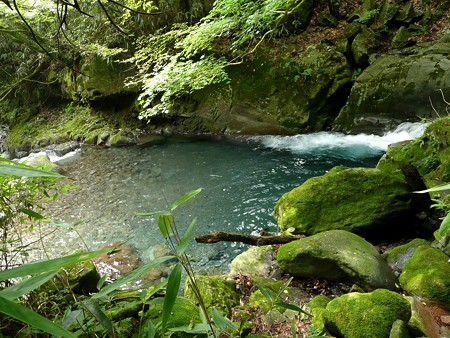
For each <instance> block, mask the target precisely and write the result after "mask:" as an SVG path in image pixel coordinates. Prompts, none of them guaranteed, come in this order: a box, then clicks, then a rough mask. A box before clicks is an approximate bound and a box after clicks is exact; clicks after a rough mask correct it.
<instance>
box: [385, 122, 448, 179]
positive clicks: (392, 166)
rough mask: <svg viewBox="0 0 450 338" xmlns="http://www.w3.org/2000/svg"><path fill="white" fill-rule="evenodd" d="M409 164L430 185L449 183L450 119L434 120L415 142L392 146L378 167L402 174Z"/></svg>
mask: <svg viewBox="0 0 450 338" xmlns="http://www.w3.org/2000/svg"><path fill="white" fill-rule="evenodd" d="M407 164H412V165H414V166H415V167H416V168H417V170H418V171H419V173H420V174H421V175H422V176H423V177H424V178H425V179H426V180H427V181H428V182H429V183H431V182H430V181H434V180H437V181H450V117H448V116H447V117H443V118H440V119H437V120H434V121H433V122H432V123H431V124H430V125H429V126H428V127H427V128H426V130H425V132H424V134H423V135H422V136H421V137H419V138H418V139H416V140H414V141H407V142H403V143H399V144H393V145H391V146H390V147H389V148H388V151H387V153H386V154H385V155H384V156H383V157H382V158H381V159H380V161H379V162H378V165H377V168H378V169H381V170H384V171H387V172H395V171H397V172H400V170H401V167H402V166H404V165H407Z"/></svg>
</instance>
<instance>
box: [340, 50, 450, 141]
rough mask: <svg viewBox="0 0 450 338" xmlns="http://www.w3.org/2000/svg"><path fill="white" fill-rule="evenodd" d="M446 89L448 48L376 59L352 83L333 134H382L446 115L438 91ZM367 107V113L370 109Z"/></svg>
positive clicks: (449, 85)
mask: <svg viewBox="0 0 450 338" xmlns="http://www.w3.org/2000/svg"><path fill="white" fill-rule="evenodd" d="M440 89H442V90H443V91H444V93H446V92H448V91H449V89H450V44H448V43H440V42H438V43H435V44H434V45H421V46H415V47H411V48H410V49H409V50H408V51H407V52H405V54H400V53H397V54H395V53H393V54H388V55H384V56H381V57H379V58H378V59H377V60H376V61H375V62H374V63H372V64H371V65H370V66H369V67H367V68H366V69H365V70H364V72H362V74H361V75H360V76H359V77H358V78H357V79H356V81H355V84H354V85H353V87H352V90H351V93H350V96H349V97H348V100H347V103H346V105H345V106H344V107H343V108H342V110H341V111H340V113H339V116H338V117H337V118H336V120H335V122H334V126H333V128H334V129H335V130H340V131H347V132H353V133H357V132H368V133H374V132H379V133H383V132H385V131H386V130H387V129H392V128H393V127H394V126H396V125H398V124H400V123H401V122H404V121H408V120H412V121H415V120H418V119H419V118H427V117H430V116H431V115H432V114H433V115H434V113H433V110H432V109H431V108H430V100H431V101H432V102H433V106H434V107H435V109H436V111H438V112H439V111H440V112H441V113H442V114H445V106H446V104H445V102H444V101H443V100H442V96H441V93H440V92H439V90H440ZM368 107H370V109H368Z"/></svg>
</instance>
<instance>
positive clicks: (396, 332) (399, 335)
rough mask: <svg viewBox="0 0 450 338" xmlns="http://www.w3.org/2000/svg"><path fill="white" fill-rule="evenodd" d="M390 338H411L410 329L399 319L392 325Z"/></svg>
mask: <svg viewBox="0 0 450 338" xmlns="http://www.w3.org/2000/svg"><path fill="white" fill-rule="evenodd" d="M389 338H410V335H409V331H408V327H407V326H406V324H405V322H404V321H403V320H400V319H397V320H396V321H395V322H394V324H392V328H391V332H390V334H389Z"/></svg>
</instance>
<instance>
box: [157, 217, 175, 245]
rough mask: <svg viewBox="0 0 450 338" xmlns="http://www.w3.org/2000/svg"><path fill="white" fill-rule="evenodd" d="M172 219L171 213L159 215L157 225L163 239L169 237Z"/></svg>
mask: <svg viewBox="0 0 450 338" xmlns="http://www.w3.org/2000/svg"><path fill="white" fill-rule="evenodd" d="M172 219H173V216H172V215H159V218H158V227H159V231H161V234H162V235H163V236H164V238H165V239H167V238H169V235H170V229H171V223H170V222H171V221H172Z"/></svg>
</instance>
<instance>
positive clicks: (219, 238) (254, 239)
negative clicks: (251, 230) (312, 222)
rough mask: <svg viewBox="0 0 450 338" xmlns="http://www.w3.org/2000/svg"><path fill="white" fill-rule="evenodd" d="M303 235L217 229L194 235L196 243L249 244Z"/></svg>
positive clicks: (286, 241)
mask: <svg viewBox="0 0 450 338" xmlns="http://www.w3.org/2000/svg"><path fill="white" fill-rule="evenodd" d="M303 237H305V236H304V235H292V236H286V235H264V236H254V235H244V234H233V233H229V232H223V231H217V232H213V233H211V234H208V235H202V236H197V237H195V240H196V242H197V243H207V244H211V243H217V242H240V243H244V244H250V245H256V246H261V245H271V244H285V243H289V242H292V241H295V240H297V239H300V238H303Z"/></svg>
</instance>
